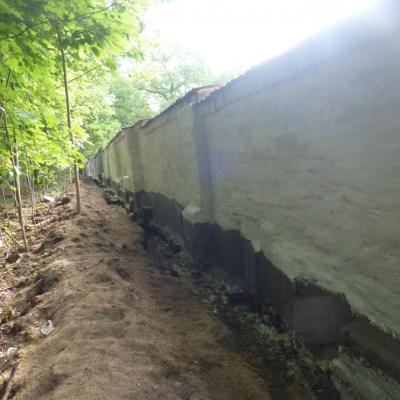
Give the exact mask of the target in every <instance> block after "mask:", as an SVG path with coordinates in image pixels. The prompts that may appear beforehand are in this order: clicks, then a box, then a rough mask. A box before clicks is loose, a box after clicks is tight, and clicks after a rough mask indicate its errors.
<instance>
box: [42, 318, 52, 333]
mask: <svg viewBox="0 0 400 400" xmlns="http://www.w3.org/2000/svg"><path fill="white" fill-rule="evenodd" d="M54 329H55V328H54V326H53V323H52V322H51V320H48V321H47V325H44V326H42V327H41V328H40V333H41V334H42V335H43V336H49V335H50V334H51V333H52V332H53V331H54Z"/></svg>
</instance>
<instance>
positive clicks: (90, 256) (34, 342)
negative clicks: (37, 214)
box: [8, 185, 272, 400]
mask: <svg viewBox="0 0 400 400" xmlns="http://www.w3.org/2000/svg"><path fill="white" fill-rule="evenodd" d="M82 186H83V187H82V192H83V198H84V204H85V207H84V211H83V212H82V214H81V215H80V216H74V215H72V214H71V213H70V212H68V210H69V207H70V206H71V205H63V206H62V207H63V209H64V211H65V213H66V218H67V219H62V218H61V219H60V220H59V221H54V222H52V223H51V224H49V225H48V227H47V228H46V230H47V236H46V240H45V241H44V242H43V243H41V244H38V245H36V247H34V248H33V250H34V251H33V253H34V252H35V251H36V253H38V256H37V259H35V256H34V255H32V256H30V257H31V258H30V260H31V263H32V262H34V261H36V264H37V265H38V266H37V270H38V276H35V275H36V274H31V275H32V280H33V281H34V282H35V283H32V282H31V281H29V284H27V285H26V286H25V287H23V286H24V285H25V284H24V282H22V283H20V286H21V288H20V289H18V290H14V292H13V293H12V295H11V297H10V298H9V302H10V304H11V303H12V304H13V307H14V312H15V315H16V316H17V317H18V318H16V322H14V323H13V324H12V325H11V326H10V327H9V328H10V329H9V330H10V331H12V333H13V334H14V335H15V340H14V343H11V344H15V345H16V346H17V347H18V348H19V357H20V360H21V361H20V364H19V367H18V369H17V374H16V378H15V383H14V389H13V391H12V393H11V398H13V399H15V400H27V399H30V400H32V399H43V400H44V399H58V400H61V399H62V400H64V399H66V400H69V399H71V400H72V399H85V400H94V399H115V400H125V399H126V400H128V399H147V400H151V399H168V400H169V399H171V400H172V399H181V400H184V399H186V400H205V399H215V400H222V399H224V400H228V399H229V400H235V399H237V400H246V399H249V400H250V399H257V400H258V399H260V400H261V399H270V398H272V397H271V395H270V393H271V391H270V389H269V383H267V381H266V379H265V376H264V374H263V373H262V371H260V370H258V369H257V368H255V367H254V366H252V365H251V360H250V361H249V359H248V357H247V356H246V355H245V354H243V353H241V352H239V351H235V350H234V349H233V348H232V346H227V345H225V343H226V342H227V340H228V338H229V337H230V336H231V332H230V330H229V329H228V328H227V327H226V326H225V325H224V323H222V322H221V321H219V319H218V318H217V316H216V315H215V314H214V313H213V310H212V308H211V307H209V306H208V305H207V304H206V303H205V302H204V300H203V299H202V298H201V296H200V294H199V292H198V291H197V290H196V289H195V288H194V286H193V285H192V283H191V282H190V281H189V280H188V279H185V278H184V277H180V276H171V275H170V274H163V273H162V271H161V270H160V269H159V268H157V267H156V265H155V262H154V260H153V259H152V258H151V257H150V256H149V254H148V253H147V252H146V251H145V250H144V249H143V231H142V229H141V228H140V227H139V226H138V225H136V224H135V223H133V222H131V221H130V220H129V219H128V218H127V215H126V212H125V211H124V210H123V209H121V208H117V207H110V206H108V205H106V203H105V201H104V199H103V198H102V194H101V190H100V189H98V188H96V187H93V186H85V185H82ZM32 260H33V261H32ZM25 279H26V278H25ZM47 320H51V321H52V323H53V324H54V327H55V330H54V331H53V332H52V333H51V334H50V335H49V336H43V335H42V334H40V332H39V330H38V328H39V327H40V326H43V325H46V321H47ZM8 344H10V343H8Z"/></svg>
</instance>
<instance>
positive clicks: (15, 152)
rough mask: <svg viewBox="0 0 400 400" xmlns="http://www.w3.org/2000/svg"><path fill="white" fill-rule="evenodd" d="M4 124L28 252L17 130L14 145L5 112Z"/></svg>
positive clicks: (20, 220)
mask: <svg viewBox="0 0 400 400" xmlns="http://www.w3.org/2000/svg"><path fill="white" fill-rule="evenodd" d="M4 126H5V130H6V134H7V138H8V143H9V145H10V152H11V160H12V164H13V167H14V182H15V191H16V193H15V194H16V203H17V212H18V219H19V224H20V225H21V231H22V240H23V241H24V247H25V250H26V251H27V252H28V251H29V247H28V242H27V241H26V234H25V223H24V216H23V214H22V200H21V184H20V179H19V173H20V172H19V171H20V169H19V159H18V146H17V138H16V136H15V131H14V146H12V144H11V139H10V134H9V131H8V126H7V117H6V115H5V114H4Z"/></svg>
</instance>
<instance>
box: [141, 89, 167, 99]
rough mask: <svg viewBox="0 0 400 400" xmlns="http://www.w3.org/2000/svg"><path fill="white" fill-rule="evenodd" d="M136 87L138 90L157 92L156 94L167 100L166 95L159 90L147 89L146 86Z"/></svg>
mask: <svg viewBox="0 0 400 400" xmlns="http://www.w3.org/2000/svg"><path fill="white" fill-rule="evenodd" d="M137 89H138V90H143V91H145V92H149V93H153V94H158V95H160V96H162V97H164V99H165V100H169V98H168V95H166V94H165V93H163V92H159V91H157V90H153V89H148V88H145V87H141V88H137Z"/></svg>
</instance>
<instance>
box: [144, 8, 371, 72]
mask: <svg viewBox="0 0 400 400" xmlns="http://www.w3.org/2000/svg"><path fill="white" fill-rule="evenodd" d="M374 2H375V0H170V1H169V2H166V3H163V4H160V5H157V6H154V7H153V8H152V9H151V10H150V11H149V12H148V14H147V16H146V21H147V33H148V34H149V35H150V36H151V35H154V34H156V32H157V31H158V32H159V35H160V37H161V39H162V43H163V44H165V45H167V46H176V45H177V46H179V47H182V48H183V49H186V50H191V51H193V52H196V53H199V54H200V55H202V56H203V57H204V58H205V59H206V60H207V61H208V63H209V64H210V66H211V67H212V68H214V69H215V71H216V72H223V71H224V70H231V69H245V68H248V67H250V66H252V65H255V64H258V63H260V62H262V61H264V60H266V59H268V58H271V57H273V56H276V55H278V54H280V53H282V52H284V51H285V50H287V49H289V48H290V47H293V46H294V45H296V44H297V43H299V42H300V41H302V40H303V39H305V38H306V37H308V36H310V35H312V34H313V33H315V32H317V31H319V30H321V29H322V28H324V27H326V26H328V25H331V24H333V23H334V22H337V21H339V20H341V19H343V18H346V17H348V16H349V15H351V14H353V13H355V12H357V11H359V10H362V9H364V8H366V7H368V6H370V5H372V4H373V3H374Z"/></svg>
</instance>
